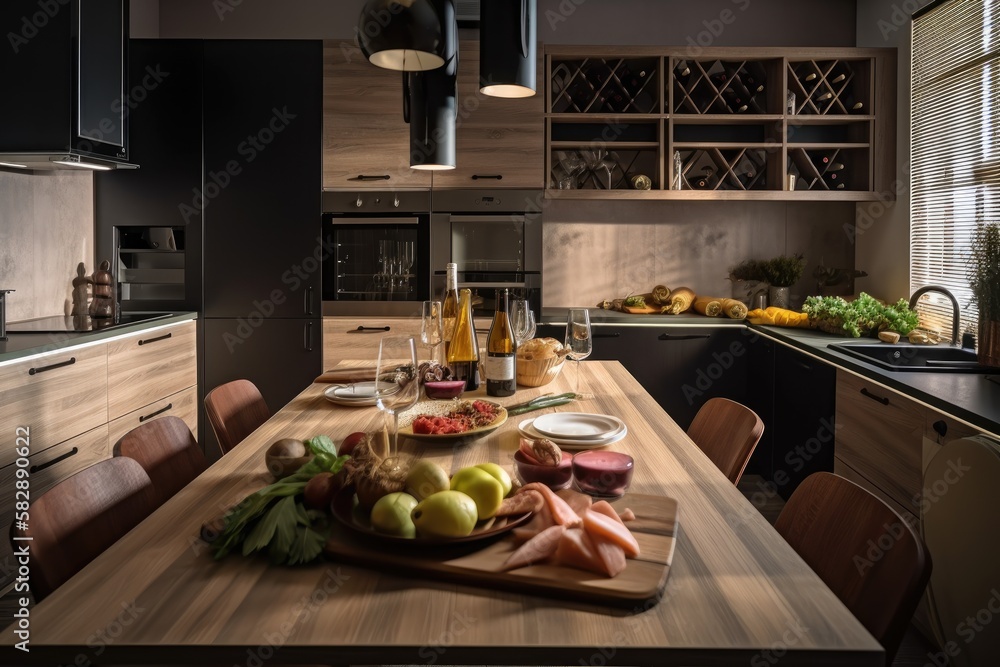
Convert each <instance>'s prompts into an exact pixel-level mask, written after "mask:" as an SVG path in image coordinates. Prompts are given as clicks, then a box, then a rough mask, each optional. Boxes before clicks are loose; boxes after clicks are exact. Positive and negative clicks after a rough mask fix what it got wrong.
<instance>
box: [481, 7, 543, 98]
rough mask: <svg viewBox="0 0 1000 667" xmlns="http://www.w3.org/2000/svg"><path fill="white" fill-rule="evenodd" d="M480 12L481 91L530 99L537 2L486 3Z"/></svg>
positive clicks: (531, 93)
mask: <svg viewBox="0 0 1000 667" xmlns="http://www.w3.org/2000/svg"><path fill="white" fill-rule="evenodd" d="M479 11H480V19H479V25H480V37H479V40H480V41H479V83H480V89H479V90H480V91H481V92H482V93H483V94H484V95H491V96H493V97H531V96H532V95H534V94H535V67H536V64H535V57H536V56H535V54H536V49H537V46H536V44H537V39H538V21H537V13H538V0H486V1H484V2H483V3H482V4H481V5H480V10H479Z"/></svg>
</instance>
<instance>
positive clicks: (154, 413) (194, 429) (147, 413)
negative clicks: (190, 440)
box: [108, 387, 198, 448]
mask: <svg viewBox="0 0 1000 667" xmlns="http://www.w3.org/2000/svg"><path fill="white" fill-rule="evenodd" d="M166 416H174V417H180V418H181V419H183V420H184V423H185V424H187V427H188V428H189V429H191V433H192V434H193V435H194V437H195V439H197V438H198V388H197V387H188V388H187V389H182V390H181V391H179V392H177V393H176V394H171V395H169V396H165V397H164V398H161V399H160V400H158V401H154V402H152V403H150V404H149V405H146V406H144V407H142V408H140V409H138V410H135V411H133V412H130V413H128V414H127V415H122V416H121V417H119V418H118V419H114V420H112V421H110V422H108V446H109V447H111V448H114V446H115V443H117V442H118V441H119V440H121V439H122V436H124V435H125V434H126V433H128V432H129V431H131V430H132V429H134V428H138V427H139V426H142V425H143V424H145V423H146V422H148V421H151V420H153V419H160V418H162V417H166Z"/></svg>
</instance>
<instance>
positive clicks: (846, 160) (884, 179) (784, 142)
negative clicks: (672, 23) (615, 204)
mask: <svg viewBox="0 0 1000 667" xmlns="http://www.w3.org/2000/svg"><path fill="white" fill-rule="evenodd" d="M544 81H545V84H544V85H545V92H544V95H545V98H544V99H545V104H546V109H545V110H546V114H545V118H546V120H545V174H546V196H547V197H550V198H559V199H692V200H701V199H768V200H790V201H808V200H821V201H874V200H879V199H881V200H885V199H892V198H895V194H894V192H893V190H892V187H891V184H892V183H893V181H894V180H895V169H896V165H895V118H896V93H895V89H896V50H895V49H858V48H821V49H803V48H756V47H747V48H739V47H726V48H717V49H704V50H701V51H700V52H699V53H698V54H697V56H694V57H692V56H691V55H690V54H689V49H684V48H674V49H671V48H663V47H606V46H595V47H586V46H568V45H566V46H562V45H552V46H547V47H546V55H545V77H544ZM789 93H794V96H795V103H794V105H791V104H790V101H791V100H790V95H789ZM858 105H859V106H858ZM856 106H857V107H858V108H855V107H856ZM675 152H680V153H681V160H682V165H683V167H682V175H681V178H680V183H681V189H673V188H672V187H671V184H673V183H675V182H676V179H677V174H676V173H675V168H674V154H675ZM706 168H707V171H706ZM692 169H695V170H694V171H692ZM638 174H642V175H645V176H648V177H649V178H650V180H651V182H652V188H651V189H650V190H634V189H631V188H632V185H631V179H632V177H633V176H635V175H638ZM789 174H794V175H795V176H796V178H795V185H794V186H791V187H790V179H789V178H788V176H789ZM706 175H707V179H706ZM706 180H707V183H705V181H706ZM700 184H704V187H697V186H698V185H700ZM609 186H610V187H609ZM675 187H676V186H675Z"/></svg>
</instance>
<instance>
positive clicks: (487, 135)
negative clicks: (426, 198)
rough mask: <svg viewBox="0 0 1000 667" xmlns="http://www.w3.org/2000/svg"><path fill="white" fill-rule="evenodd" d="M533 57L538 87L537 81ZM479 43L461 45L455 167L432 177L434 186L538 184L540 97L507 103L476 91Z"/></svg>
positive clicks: (541, 137)
mask: <svg viewBox="0 0 1000 667" xmlns="http://www.w3.org/2000/svg"><path fill="white" fill-rule="evenodd" d="M541 65H542V59H541V58H540V57H539V62H538V77H537V80H538V81H539V83H541V82H542V81H543V78H542V77H543V74H542V66H541ZM479 85H480V80H479V42H477V41H463V42H461V44H460V46H459V60H458V99H457V105H458V120H457V126H458V129H457V131H456V137H455V143H456V147H457V148H456V150H457V163H456V167H455V169H449V170H444V171H438V172H435V173H434V187H435V188H541V187H543V186H544V182H545V179H544V176H543V173H542V170H543V166H544V162H545V160H544V158H543V154H544V149H543V146H544V140H545V132H544V129H545V125H544V121H543V111H544V109H543V106H544V96H543V94H542V92H541V86H539V92H538V93H536V94H535V95H534V96H533V97H526V98H518V99H508V98H502V97H490V96H489V95H484V94H483V93H481V92H480V91H479Z"/></svg>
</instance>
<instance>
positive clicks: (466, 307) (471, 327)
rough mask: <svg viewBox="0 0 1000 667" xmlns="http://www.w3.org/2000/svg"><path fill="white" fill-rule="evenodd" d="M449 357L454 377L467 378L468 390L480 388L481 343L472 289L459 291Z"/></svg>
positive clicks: (466, 388) (449, 365)
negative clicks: (477, 339) (456, 315)
mask: <svg viewBox="0 0 1000 667" xmlns="http://www.w3.org/2000/svg"><path fill="white" fill-rule="evenodd" d="M447 358H448V368H450V369H451V375H452V377H453V378H455V379H456V380H465V390H466V391H475V390H476V389H479V343H478V342H477V341H476V325H475V322H474V321H473V319H472V290H469V289H463V290H460V291H459V300H458V317H457V318H456V319H455V331H454V332H453V335H452V338H451V345H449V346H448V357H447Z"/></svg>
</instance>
